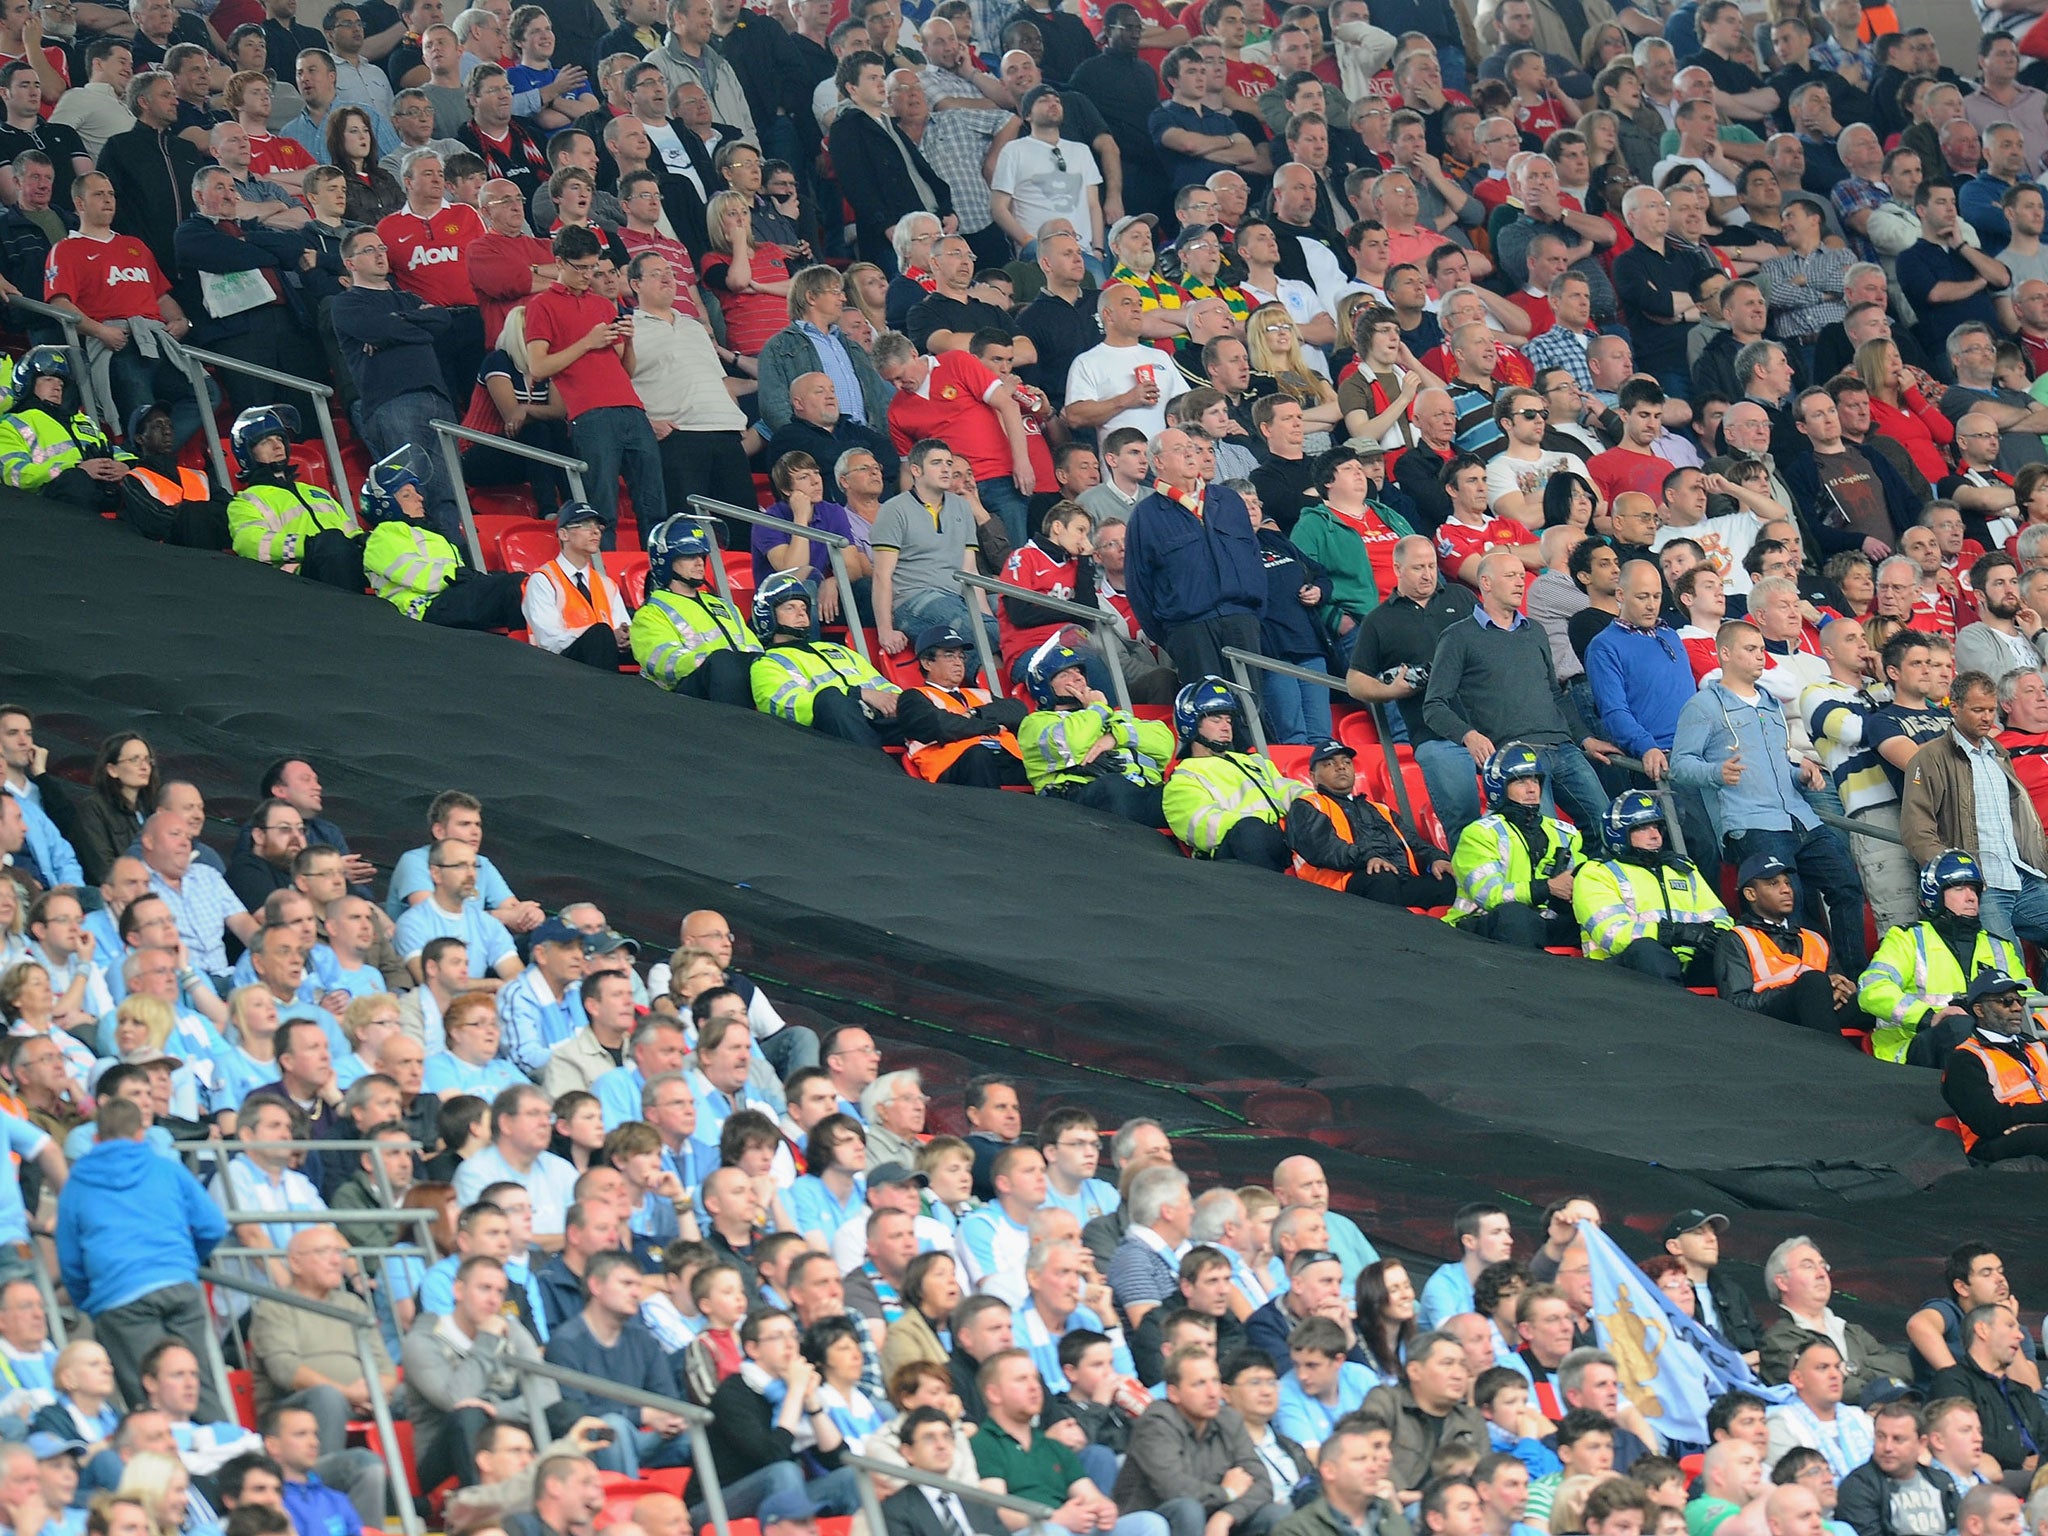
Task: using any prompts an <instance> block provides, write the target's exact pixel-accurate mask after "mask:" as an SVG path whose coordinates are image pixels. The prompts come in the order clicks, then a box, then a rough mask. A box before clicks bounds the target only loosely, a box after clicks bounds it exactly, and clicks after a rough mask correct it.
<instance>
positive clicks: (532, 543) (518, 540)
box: [477, 523, 562, 571]
mask: <svg viewBox="0 0 2048 1536" xmlns="http://www.w3.org/2000/svg"><path fill="white" fill-rule="evenodd" d="M477 531H478V533H479V534H481V533H482V531H483V530H482V529H481V528H479V529H478V530H477ZM561 547H562V544H561V540H559V539H558V538H556V537H555V527H554V524H552V523H533V524H531V525H522V524H514V525H512V526H510V527H508V528H506V530H505V531H504V533H503V534H501V535H500V536H499V538H498V558H499V559H500V560H502V561H503V562H504V566H505V569H506V570H508V571H537V570H539V569H540V568H541V567H542V566H544V565H546V564H547V563H548V562H549V561H550V560H552V559H554V558H555V555H556V553H557V552H558V551H559V550H560V549H561Z"/></svg>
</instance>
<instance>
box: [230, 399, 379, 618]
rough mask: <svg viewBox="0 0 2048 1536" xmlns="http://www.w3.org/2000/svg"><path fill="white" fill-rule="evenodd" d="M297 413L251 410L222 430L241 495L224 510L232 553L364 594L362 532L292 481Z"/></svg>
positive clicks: (344, 511) (323, 495) (325, 497)
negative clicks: (229, 450) (231, 457)
mask: <svg viewBox="0 0 2048 1536" xmlns="http://www.w3.org/2000/svg"><path fill="white" fill-rule="evenodd" d="M298 435H299V413H298V412H297V411H295V410H293V409H292V408H291V407H290V406H288V405H261V406H252V407H251V408H250V409H248V410H246V411H244V412H242V414H241V415H239V416H237V417H236V418H235V424H234V425H233V426H232V427H230V428H228V446H229V447H230V448H232V449H233V450H234V453H235V466H236V469H237V470H238V471H239V472H240V474H241V477H242V493H241V494H240V495H239V496H237V497H236V498H235V499H234V500H233V501H231V502H229V503H228V529H229V531H230V532H231V533H232V535H233V537H234V545H235V553H236V554H238V555H240V556H241V557H242V558H243V559H245V560H260V561H262V562H263V563H264V564H265V565H274V566H276V567H278V568H279V569H280V570H282V571H285V572H286V573H288V574H293V573H295V574H298V575H301V576H305V577H308V578H309V579H311V580H313V581H319V582H325V583H326V584H327V585H328V586H331V587H342V588H345V589H347V590H348V591H351V592H360V591H362V590H363V531H362V529H361V528H359V527H358V526H357V525H356V520H355V519H354V518H352V517H350V516H349V514H348V508H346V507H344V506H343V505H342V504H341V503H340V502H339V501H337V500H335V498H334V497H333V496H331V495H329V494H328V493H327V492H326V491H323V490H321V489H320V487H319V486H317V485H307V484H306V483H305V482H304V481H302V480H300V479H299V478H298V477H297V475H296V474H295V473H294V466H293V464H292V459H291V445H292V444H293V443H294V442H295V441H297V439H298Z"/></svg>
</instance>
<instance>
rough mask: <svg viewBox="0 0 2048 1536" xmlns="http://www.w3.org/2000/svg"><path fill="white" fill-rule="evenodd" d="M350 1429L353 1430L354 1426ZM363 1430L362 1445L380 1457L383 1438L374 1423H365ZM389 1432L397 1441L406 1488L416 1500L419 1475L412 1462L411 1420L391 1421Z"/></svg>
mask: <svg viewBox="0 0 2048 1536" xmlns="http://www.w3.org/2000/svg"><path fill="white" fill-rule="evenodd" d="M350 1427H351V1428H353V1427H354V1426H350ZM363 1430H364V1433H363V1443H364V1445H365V1446H367V1447H368V1448H369V1449H370V1450H373V1451H375V1452H376V1453H377V1454H378V1455H379V1456H380V1457H381V1456H382V1455H383V1454H384V1437H383V1436H382V1435H380V1434H378V1433H377V1425H376V1421H375V1420H371V1421H370V1422H368V1423H366V1424H365V1425H364V1426H363ZM391 1432H392V1434H393V1435H394V1436H395V1437H396V1438H397V1440H398V1459H399V1462H400V1463H401V1464H402V1465H403V1466H404V1467H405V1481H406V1486H407V1487H408V1488H410V1489H411V1490H412V1496H413V1497H414V1498H418V1497H419V1496H420V1473H419V1467H418V1465H417V1464H416V1463H415V1462H414V1460H413V1443H412V1420H410V1419H393V1420H392V1421H391Z"/></svg>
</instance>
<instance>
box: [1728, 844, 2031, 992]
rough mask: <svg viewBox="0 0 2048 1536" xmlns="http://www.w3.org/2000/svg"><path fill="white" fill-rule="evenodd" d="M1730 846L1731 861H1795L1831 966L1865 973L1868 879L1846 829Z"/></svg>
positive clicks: (1805, 910) (1810, 922)
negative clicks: (1762, 857) (1764, 856)
mask: <svg viewBox="0 0 2048 1536" xmlns="http://www.w3.org/2000/svg"><path fill="white" fill-rule="evenodd" d="M1726 847H1727V853H1728V862H1729V863H1731V864H1734V865H1737V866H1740V865H1741V863H1742V861H1743V860H1744V859H1747V858H1751V857H1753V856H1754V855H1756V854H1760V853H1771V854H1776V855H1777V856H1778V857H1779V858H1781V859H1783V860H1784V861H1785V862H1786V863H1787V864H1790V865H1791V866H1792V893H1793V896H1794V897H1795V898H1796V899H1797V900H1798V902H1799V903H1800V906H1799V908H1798V909H1797V910H1799V911H1800V912H1801V914H1802V916H1801V921H1802V922H1803V923H1804V925H1805V926H1806V927H1808V928H1811V929H1813V930H1814V931H1815V932H1817V933H1823V934H1826V935H1827V936H1828V944H1829V950H1830V955H1829V962H1830V964H1829V968H1830V969H1831V970H1833V971H1835V972H1836V973H1837V974H1839V975H1843V976H1857V975H1860V974H1862V971H1863V966H1864V962H1865V961H1867V960H1868V959H1869V958H1870V957H1869V955H1868V954H1867V953H1865V946H1864V943H1863V881H1862V878H1861V877H1860V876H1859V875H1858V874H1857V873H1856V861H1855V860H1854V859H1853V858H1851V857H1850V856H1849V850H1848V848H1847V847H1846V846H1845V845H1844V844H1843V841H1842V835H1841V833H1839V832H1837V831H1836V830H1835V829H1834V828H1833V827H1828V826H1817V827H1810V828H1807V829H1806V830H1804V831H1799V830H1794V831H1790V832H1775V831H1763V830H1753V831H1749V832H1730V833H1729V834H1728V838H1727V844H1726ZM2037 884H2040V883H2039V882H2037ZM2040 891H2041V894H2040V897H2039V900H2040V903H2041V905H2040V906H2039V907H2038V908H2037V909H2036V910H2037V912H2038V913H2039V915H2040V917H2041V919H2042V922H2041V925H2040V929H2039V932H2040V933H2041V936H2042V937H2043V938H2048V884H2041V885H2040ZM1984 898H1985V899H1984V912H1985V918H1984V926H1985V927H1986V928H1989V929H1991V931H1992V932H1994V933H1996V932H1997V931H1998V930H1997V929H1996V928H1995V927H1993V925H1992V921H1991V915H1990V914H1991V905H1992V904H1991V892H1989V891H1988V890H1987V891H1986V892H1985V893H1984ZM1823 900H1825V901H1826V903H1827V907H1826V912H1825V913H1823V911H1822V907H1821V903H1822V901H1823Z"/></svg>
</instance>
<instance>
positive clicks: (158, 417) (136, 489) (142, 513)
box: [121, 401, 233, 549]
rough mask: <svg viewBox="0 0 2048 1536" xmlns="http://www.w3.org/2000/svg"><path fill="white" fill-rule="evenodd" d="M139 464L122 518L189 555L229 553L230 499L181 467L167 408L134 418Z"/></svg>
mask: <svg viewBox="0 0 2048 1536" xmlns="http://www.w3.org/2000/svg"><path fill="white" fill-rule="evenodd" d="M128 443H129V446H130V447H131V448H132V449H133V450H134V451H135V462H134V463H132V464H131V465H129V467H128V477H127V478H126V479H125V480H123V481H122V482H121V516H122V518H123V519H124V520H125V521H126V522H127V523H128V526H129V527H131V528H133V529H134V530H135V531H136V532H137V533H139V534H141V535H142V536H143V537H144V538H149V539H157V540H160V541H161V542H163V543H166V544H181V545H184V546H185V547H186V548H188V549H226V548H227V547H228V545H229V543H230V542H231V541H232V537H233V536H232V535H231V534H230V533H229V532H228V498H227V496H226V494H225V493H223V492H218V491H216V490H214V488H213V484H212V482H211V481H209V480H208V479H207V478H206V475H205V474H204V472H203V471H200V470H197V469H194V468H192V466H191V465H189V464H180V463H179V462H178V429H177V428H176V426H174V425H173V424H172V421H171V408H170V407H169V406H167V405H165V404H163V403H162V402H160V401H158V402H152V403H151V404H149V405H138V406H137V407H136V408H135V409H134V410H133V411H131V412H129V414H128Z"/></svg>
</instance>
